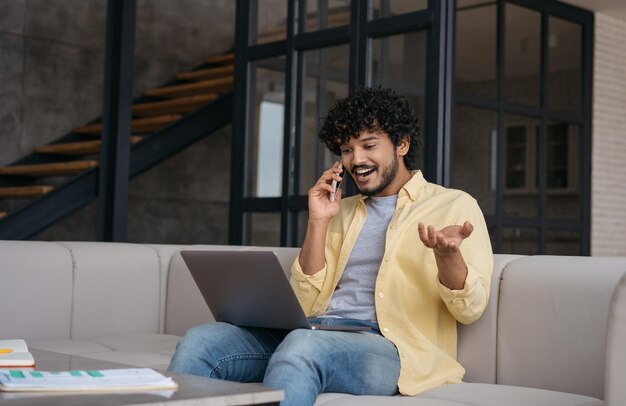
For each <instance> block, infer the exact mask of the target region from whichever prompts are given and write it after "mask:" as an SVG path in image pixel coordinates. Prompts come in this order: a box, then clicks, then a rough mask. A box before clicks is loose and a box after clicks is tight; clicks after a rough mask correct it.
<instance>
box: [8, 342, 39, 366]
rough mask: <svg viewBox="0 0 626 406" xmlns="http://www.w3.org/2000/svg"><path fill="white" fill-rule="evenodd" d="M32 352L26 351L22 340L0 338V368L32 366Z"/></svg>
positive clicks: (33, 363)
mask: <svg viewBox="0 0 626 406" xmlns="http://www.w3.org/2000/svg"><path fill="white" fill-rule="evenodd" d="M33 365H35V359H34V358H33V354H31V353H30V352H28V347H27V346H26V341H24V340H0V368H6V367H32V366H33Z"/></svg>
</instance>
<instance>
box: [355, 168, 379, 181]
mask: <svg viewBox="0 0 626 406" xmlns="http://www.w3.org/2000/svg"><path fill="white" fill-rule="evenodd" d="M375 170H376V168H358V169H354V170H353V171H352V172H353V173H354V176H355V178H357V179H365V178H367V177H368V176H369V175H371V174H372V173H374V171H375Z"/></svg>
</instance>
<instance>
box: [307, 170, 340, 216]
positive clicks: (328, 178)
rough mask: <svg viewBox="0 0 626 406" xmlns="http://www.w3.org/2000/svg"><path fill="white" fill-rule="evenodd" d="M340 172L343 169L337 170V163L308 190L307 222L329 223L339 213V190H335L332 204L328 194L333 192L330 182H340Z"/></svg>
mask: <svg viewBox="0 0 626 406" xmlns="http://www.w3.org/2000/svg"><path fill="white" fill-rule="evenodd" d="M342 172H343V169H341V168H339V162H335V164H334V165H333V166H332V167H330V168H329V169H327V170H326V171H325V172H324V173H323V174H322V176H320V178H319V179H318V180H317V182H316V183H315V185H313V187H312V188H311V189H309V222H311V221H314V222H319V221H322V222H324V221H330V219H331V218H333V217H334V216H336V215H337V213H339V207H340V202H341V188H337V193H336V195H335V201H334V202H331V201H330V194H331V193H332V192H333V187H332V185H331V184H332V181H333V180H336V181H337V183H339V182H341V180H342V177H341V176H340V175H341V174H342Z"/></svg>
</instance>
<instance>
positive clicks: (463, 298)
mask: <svg viewBox="0 0 626 406" xmlns="http://www.w3.org/2000/svg"><path fill="white" fill-rule="evenodd" d="M471 201H472V203H471V204H470V207H471V209H469V210H467V211H465V212H464V213H462V216H463V215H465V216H467V217H468V218H465V219H462V218H461V219H460V220H461V223H463V222H464V221H465V220H469V221H470V222H471V223H472V225H473V226H474V232H473V233H472V235H470V236H469V237H468V238H467V239H465V241H463V243H462V244H461V254H462V255H463V260H464V261H465V264H466V265H467V277H466V279H465V285H464V286H463V289H460V290H452V289H449V288H448V287H446V286H444V285H443V284H442V283H441V282H439V295H440V296H441V299H442V300H443V301H444V303H445V304H446V306H447V308H448V311H450V313H451V314H452V316H453V317H454V318H455V319H456V320H457V321H459V322H460V323H463V324H470V323H473V322H474V321H476V320H478V318H479V317H480V316H481V315H482V313H483V311H484V310H485V308H486V307H487V302H488V300H489V289H490V284H491V274H492V272H493V253H492V251H491V241H490V240H489V232H488V230H487V225H486V223H485V218H484V217H483V214H482V212H481V211H480V208H479V207H478V203H477V202H476V200H474V199H471Z"/></svg>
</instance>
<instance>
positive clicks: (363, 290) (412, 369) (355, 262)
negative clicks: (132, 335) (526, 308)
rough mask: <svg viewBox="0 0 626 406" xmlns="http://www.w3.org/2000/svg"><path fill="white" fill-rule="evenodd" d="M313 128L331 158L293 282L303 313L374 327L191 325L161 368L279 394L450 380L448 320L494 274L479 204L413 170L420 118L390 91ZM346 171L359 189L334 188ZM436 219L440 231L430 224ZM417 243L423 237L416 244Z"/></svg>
mask: <svg viewBox="0 0 626 406" xmlns="http://www.w3.org/2000/svg"><path fill="white" fill-rule="evenodd" d="M320 138H321V139H322V140H323V141H324V142H325V144H326V145H327V146H328V147H329V149H330V150H331V151H333V152H334V153H336V154H337V155H340V156H341V163H342V164H343V169H341V168H340V166H339V162H336V163H335V164H334V165H333V166H332V167H331V168H329V169H328V170H326V171H325V172H324V173H323V174H322V176H321V177H320V178H319V180H318V181H317V183H316V184H315V185H314V186H313V187H312V188H311V189H310V190H309V219H308V224H307V232H306V236H305V240H304V243H303V245H302V250H301V252H300V255H299V257H298V258H297V259H296V261H295V262H294V264H293V266H292V276H291V284H292V287H293V289H294V291H295V292H296V294H297V296H298V299H299V301H300V304H301V306H302V307H303V309H304V311H305V313H306V314H307V316H309V317H311V318H314V321H315V322H322V323H328V324H360V325H366V326H370V327H372V332H369V333H363V332H360V333H355V332H338V331H319V330H318V331H316V330H294V331H291V332H283V331H276V330H268V329H255V328H240V327H236V326H232V325H229V324H225V323H213V324H210V325H204V326H198V327H195V328H194V329H191V330H190V331H189V332H188V333H187V334H186V335H185V338H184V339H183V340H182V341H181V343H180V344H179V346H178V348H177V351H176V354H175V355H174V357H173V359H172V364H171V365H170V369H171V370H173V371H176V372H182V373H192V374H198V375H204V376H209V377H215V378H220V379H229V380H236V381H243V382H248V381H262V382H263V383H264V384H266V385H267V386H270V387H274V388H281V389H284V390H285V400H284V402H283V404H286V405H312V404H313V403H314V402H315V399H316V397H317V395H318V394H319V393H321V392H346V393H354V394H366V395H394V394H396V393H398V392H400V393H402V394H405V395H415V394H417V393H420V392H422V391H425V390H427V389H430V388H434V387H437V386H440V385H443V384H447V383H456V382H460V381H461V379H462V377H463V374H464V369H463V368H462V367H461V365H459V364H458V363H457V362H456V360H455V358H456V322H457V321H459V322H461V323H471V322H473V321H475V320H476V319H478V317H480V315H481V314H482V311H483V310H484V308H485V306H486V304H487V300H488V292H489V282H490V277H491V272H492V255H491V247H490V242H489V236H488V233H487V229H486V226H485V222H484V218H483V215H482V213H481V211H480V209H479V207H478V205H477V203H476V201H475V200H474V199H472V198H471V197H470V196H469V195H467V194H466V193H463V192H460V191H457V190H451V189H446V188H443V187H441V186H437V185H434V184H431V183H428V182H426V181H425V180H424V178H423V176H422V174H421V172H420V171H412V169H413V165H414V160H415V157H416V155H417V151H418V146H419V131H418V127H417V121H416V119H415V115H414V113H413V111H412V109H411V108H410V106H409V103H408V102H407V100H406V99H404V98H402V97H399V96H398V95H397V94H395V93H394V92H393V91H392V90H389V89H383V88H377V89H362V90H358V91H356V92H354V93H353V94H352V95H350V96H349V97H348V98H346V99H344V100H340V101H338V102H337V104H336V105H335V107H334V108H333V109H332V110H331V111H330V112H329V114H328V117H327V118H326V121H325V123H324V125H323V127H322V129H321V130H320ZM345 173H347V174H349V175H350V176H351V177H352V178H353V180H354V182H355V184H356V186H357V188H358V189H359V191H360V195H358V196H353V197H349V198H345V199H342V196H341V190H340V189H339V190H337V192H336V198H335V199H334V200H333V199H331V198H330V195H331V194H332V193H334V192H335V190H334V188H333V186H332V184H333V181H337V182H340V181H341V180H342V176H345ZM436 230H438V231H436ZM419 240H421V242H420V241H419Z"/></svg>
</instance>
